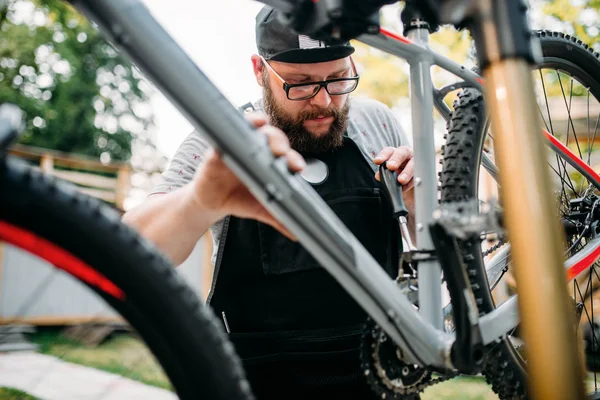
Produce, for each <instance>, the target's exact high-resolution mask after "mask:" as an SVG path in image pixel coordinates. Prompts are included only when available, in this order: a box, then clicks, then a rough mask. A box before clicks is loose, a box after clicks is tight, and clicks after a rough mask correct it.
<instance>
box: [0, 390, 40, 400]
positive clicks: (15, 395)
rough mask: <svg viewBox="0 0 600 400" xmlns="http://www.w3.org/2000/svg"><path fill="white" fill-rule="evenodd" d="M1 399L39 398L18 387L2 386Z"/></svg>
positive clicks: (35, 399) (28, 399)
mask: <svg viewBox="0 0 600 400" xmlns="http://www.w3.org/2000/svg"><path fill="white" fill-rule="evenodd" d="M0 400H38V398H37V397H33V396H30V395H28V394H27V393H25V392H22V391H20V390H17V389H13V388H8V387H0Z"/></svg>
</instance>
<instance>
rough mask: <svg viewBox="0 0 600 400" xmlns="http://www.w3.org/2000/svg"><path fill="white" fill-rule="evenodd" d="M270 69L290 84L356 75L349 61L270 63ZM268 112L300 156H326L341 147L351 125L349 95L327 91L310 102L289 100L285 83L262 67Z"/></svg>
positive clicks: (273, 122) (321, 92)
mask: <svg viewBox="0 0 600 400" xmlns="http://www.w3.org/2000/svg"><path fill="white" fill-rule="evenodd" d="M269 65H270V66H271V68H272V69H273V70H275V71H276V72H277V74H279V76H280V77H281V78H282V79H283V80H284V81H285V82H286V83H288V84H297V83H304V82H318V81H323V80H326V79H332V78H340V77H350V76H353V75H354V71H353V70H352V66H351V63H350V59H349V58H343V59H340V60H335V61H329V62H323V63H315V64H291V63H282V62H276V61H271V62H270V63H269ZM261 76H262V84H263V90H264V96H263V101H264V107H265V112H266V113H267V115H268V116H269V118H270V122H271V124H272V125H274V126H276V127H278V128H280V129H281V130H282V131H284V132H285V133H286V134H287V135H288V137H289V139H290V142H291V145H292V147H293V148H294V149H295V150H297V151H299V152H301V153H313V154H318V153H323V152H326V151H329V150H331V149H333V148H336V147H339V146H341V144H342V140H343V136H344V133H345V131H346V128H347V125H348V111H349V101H348V94H345V95H333V96H332V95H329V94H328V93H327V91H326V90H325V88H321V90H320V91H319V92H318V93H317V95H316V96H314V97H312V98H310V99H307V100H289V99H288V98H287V95H286V93H285V91H284V90H283V84H282V82H281V81H280V80H279V79H278V78H277V76H275V74H273V73H272V71H270V70H269V68H268V67H266V66H263V67H262V70H261Z"/></svg>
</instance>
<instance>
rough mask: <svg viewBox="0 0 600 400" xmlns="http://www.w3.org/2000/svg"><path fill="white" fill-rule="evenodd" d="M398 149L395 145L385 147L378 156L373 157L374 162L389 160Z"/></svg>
mask: <svg viewBox="0 0 600 400" xmlns="http://www.w3.org/2000/svg"><path fill="white" fill-rule="evenodd" d="M395 150H396V149H395V148H394V147H384V148H383V150H381V151H380V152H379V154H378V155H377V157H375V158H374V159H373V162H375V164H377V165H381V164H383V162H384V161H387V160H388V159H389V158H390V157H391V155H392V154H394V151H395Z"/></svg>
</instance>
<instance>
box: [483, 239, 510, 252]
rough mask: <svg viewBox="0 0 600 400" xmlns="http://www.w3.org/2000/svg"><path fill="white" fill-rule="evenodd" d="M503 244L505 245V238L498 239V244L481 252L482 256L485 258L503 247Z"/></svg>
mask: <svg viewBox="0 0 600 400" xmlns="http://www.w3.org/2000/svg"><path fill="white" fill-rule="evenodd" d="M505 244H506V238H505V237H500V238H499V239H498V243H496V244H495V245H493V246H492V247H490V248H489V249H487V250H485V251H484V252H483V256H484V257H486V256H488V255H490V254H492V253H493V252H494V251H496V250H498V249H499V248H500V247H502V246H504V245H505Z"/></svg>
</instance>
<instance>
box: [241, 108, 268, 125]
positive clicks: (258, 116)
mask: <svg viewBox="0 0 600 400" xmlns="http://www.w3.org/2000/svg"><path fill="white" fill-rule="evenodd" d="M244 116H245V117H246V119H247V120H248V121H249V122H250V123H251V124H252V125H253V126H254V127H255V128H260V127H261V126H264V125H266V124H267V123H268V122H269V119H268V118H267V116H266V115H265V113H263V112H260V111H255V112H251V113H247V114H245V115H244Z"/></svg>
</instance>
